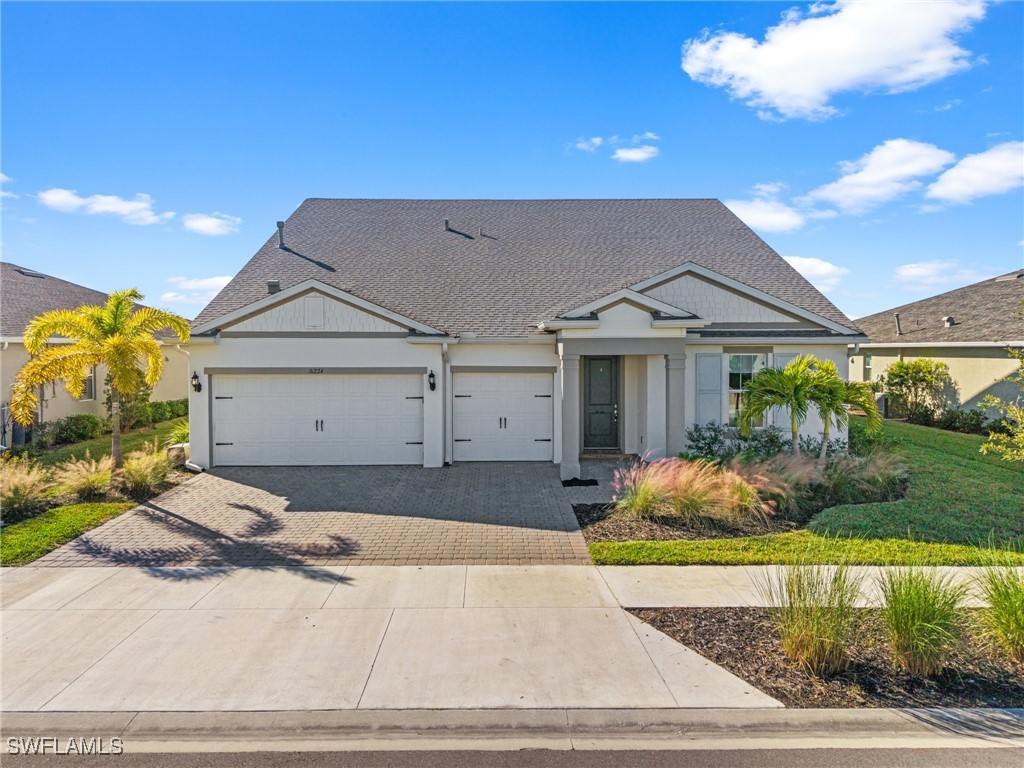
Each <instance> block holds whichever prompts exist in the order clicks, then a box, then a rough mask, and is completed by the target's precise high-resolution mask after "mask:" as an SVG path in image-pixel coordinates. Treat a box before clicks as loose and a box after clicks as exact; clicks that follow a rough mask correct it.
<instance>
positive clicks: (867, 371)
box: [864, 352, 871, 381]
mask: <svg viewBox="0 0 1024 768" xmlns="http://www.w3.org/2000/svg"><path fill="white" fill-rule="evenodd" d="M864 381H871V353H870V352H865V353H864Z"/></svg>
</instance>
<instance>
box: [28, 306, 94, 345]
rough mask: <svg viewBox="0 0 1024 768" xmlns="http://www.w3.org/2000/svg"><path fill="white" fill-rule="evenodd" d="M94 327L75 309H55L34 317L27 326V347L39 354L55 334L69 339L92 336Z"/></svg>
mask: <svg viewBox="0 0 1024 768" xmlns="http://www.w3.org/2000/svg"><path fill="white" fill-rule="evenodd" d="M91 334H92V328H91V327H90V325H89V323H88V322H85V319H84V318H83V317H82V315H81V314H80V313H79V312H78V311H77V310H73V309H54V310H51V311H49V312H44V313H43V314H41V315H39V316H38V317H35V318H33V319H32V320H31V321H30V322H29V324H28V326H26V328H25V349H27V350H28V352H29V354H30V355H37V354H39V353H40V352H41V351H42V350H43V349H45V348H46V345H47V344H48V343H49V342H50V339H51V338H52V337H53V336H64V337H65V338H68V339H82V338H87V337H90V336H91Z"/></svg>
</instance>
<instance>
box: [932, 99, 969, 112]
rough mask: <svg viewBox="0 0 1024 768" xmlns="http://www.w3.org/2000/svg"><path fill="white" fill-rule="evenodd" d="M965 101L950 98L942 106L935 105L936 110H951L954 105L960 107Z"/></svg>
mask: <svg viewBox="0 0 1024 768" xmlns="http://www.w3.org/2000/svg"><path fill="white" fill-rule="evenodd" d="M961 104H963V102H962V101H961V100H960V99H950V100H949V101H947V102H946V103H945V104H943V105H942V106H941V107H935V111H936V112H949V110H951V109H953V107H959V106H960V105H961Z"/></svg>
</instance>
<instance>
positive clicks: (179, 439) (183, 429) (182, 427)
mask: <svg viewBox="0 0 1024 768" xmlns="http://www.w3.org/2000/svg"><path fill="white" fill-rule="evenodd" d="M188 441H189V431H188V419H178V420H177V421H175V422H174V423H173V424H171V430H170V432H168V433H167V438H166V439H165V440H164V445H165V446H168V447H170V446H172V445H181V444H182V443H187V442H188Z"/></svg>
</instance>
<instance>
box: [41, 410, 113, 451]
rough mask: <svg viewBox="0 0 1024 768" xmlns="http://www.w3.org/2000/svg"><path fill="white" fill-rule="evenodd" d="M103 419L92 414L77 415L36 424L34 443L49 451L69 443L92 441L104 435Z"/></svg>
mask: <svg viewBox="0 0 1024 768" xmlns="http://www.w3.org/2000/svg"><path fill="white" fill-rule="evenodd" d="M103 426H104V424H103V419H101V418H100V417H99V416H93V415H92V414H91V413H77V414H74V415H72V416H65V417H63V418H60V419H55V420H53V421H46V422H43V423H42V424H36V425H35V427H33V430H32V442H33V443H35V444H36V445H37V446H38V447H40V448H43V449H47V448H53V447H54V446H58V445H67V444H69V443H80V442H82V441H83V440H92V439H94V438H97V437H99V436H100V435H102V434H103Z"/></svg>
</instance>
